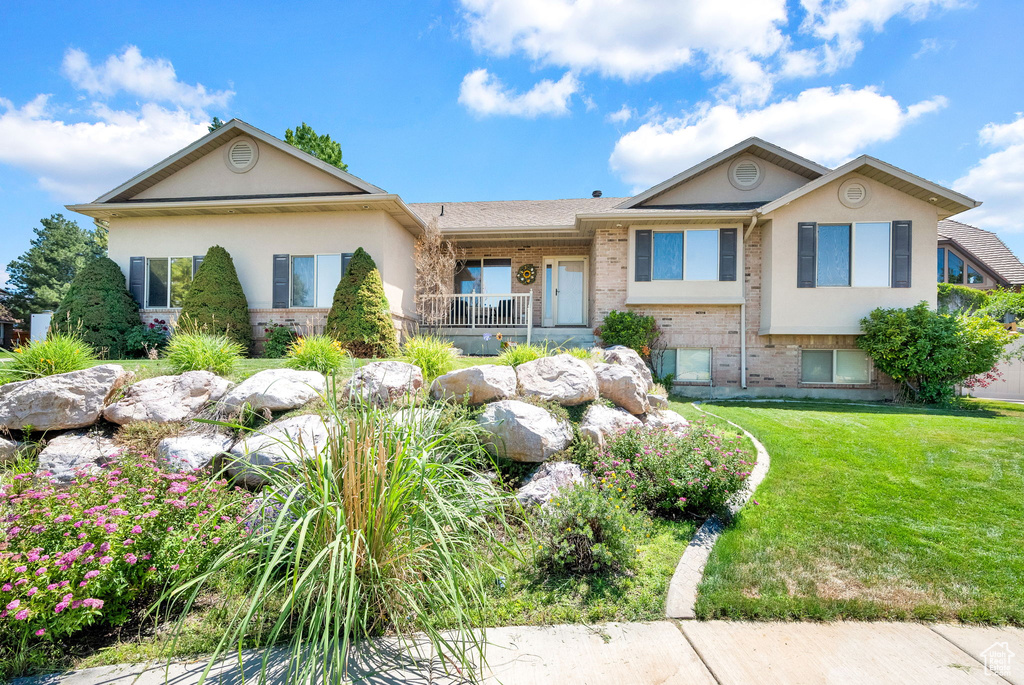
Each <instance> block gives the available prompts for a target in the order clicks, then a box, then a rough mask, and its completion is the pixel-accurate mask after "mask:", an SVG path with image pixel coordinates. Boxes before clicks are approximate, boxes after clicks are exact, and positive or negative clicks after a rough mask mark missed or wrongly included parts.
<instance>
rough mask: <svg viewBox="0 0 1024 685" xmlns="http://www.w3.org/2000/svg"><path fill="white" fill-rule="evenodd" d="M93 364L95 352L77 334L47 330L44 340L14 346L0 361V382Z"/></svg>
mask: <svg viewBox="0 0 1024 685" xmlns="http://www.w3.org/2000/svg"><path fill="white" fill-rule="evenodd" d="M95 363H96V351H95V350H93V348H92V346H91V345H89V343H87V342H85V341H83V340H82V339H81V338H79V337H78V336H77V335H71V334H69V333H50V335H48V336H47V337H46V339H45V340H38V341H36V342H30V343H29V344H27V345H25V346H23V347H19V348H17V349H16V350H15V351H14V353H13V354H11V355H10V361H7V362H4V363H2V364H0V382H4V383H9V382H12V381H26V380H29V379H32V378H39V377H41V376H52V375H54V374H58V373H68V372H70V371H80V370H81V369H86V368H88V367H90V366H92V365H93V364H95Z"/></svg>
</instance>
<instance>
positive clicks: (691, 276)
mask: <svg viewBox="0 0 1024 685" xmlns="http://www.w3.org/2000/svg"><path fill="white" fill-rule="evenodd" d="M719 245H720V243H719V235H718V229H692V230H687V231H655V232H654V236H653V241H652V250H653V255H652V268H651V278H652V279H653V280H655V281H679V280H685V281H717V280H718V249H719Z"/></svg>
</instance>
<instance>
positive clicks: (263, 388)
mask: <svg viewBox="0 0 1024 685" xmlns="http://www.w3.org/2000/svg"><path fill="white" fill-rule="evenodd" d="M326 391H327V379H326V378H324V375H323V374H322V373H320V372H319V371H298V370H296V369H267V370H266V371H260V372H259V373H255V374H253V375H252V376H250V377H249V378H247V379H245V380H244V381H242V382H241V383H239V384H238V385H236V386H235V387H234V388H233V389H232V390H231V391H230V392H228V393H227V394H226V395H224V397H223V399H221V402H220V406H221V409H222V411H223V412H224V413H228V414H232V413H235V412H238V411H240V410H241V409H242V407H243V406H244V405H246V404H248V405H249V406H250V407H251V408H252V409H253V410H255V411H262V410H264V409H266V410H268V411H288V410H289V409H298V408H299V407H301V406H303V405H305V404H307V403H309V402H311V401H312V400H314V399H316V398H317V397H320V396H321V395H322V394H323V393H325V392H326Z"/></svg>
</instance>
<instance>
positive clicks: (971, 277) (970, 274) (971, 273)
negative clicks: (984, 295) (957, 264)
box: [967, 264, 985, 283]
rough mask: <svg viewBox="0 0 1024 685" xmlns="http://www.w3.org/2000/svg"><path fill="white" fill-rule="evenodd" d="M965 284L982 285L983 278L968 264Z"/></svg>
mask: <svg viewBox="0 0 1024 685" xmlns="http://www.w3.org/2000/svg"><path fill="white" fill-rule="evenodd" d="M967 282H968V283H984V282H985V277H984V276H982V275H981V274H980V273H978V271H977V270H975V268H974V267H973V266H971V265H970V264H968V265H967Z"/></svg>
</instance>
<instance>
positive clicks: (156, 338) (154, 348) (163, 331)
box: [124, 319, 171, 358]
mask: <svg viewBox="0 0 1024 685" xmlns="http://www.w3.org/2000/svg"><path fill="white" fill-rule="evenodd" d="M170 334H171V327H170V326H169V325H168V324H167V321H166V320H165V319H153V321H151V322H149V323H143V324H139V325H138V326H135V327H134V328H132V329H131V330H129V331H128V334H127V335H126V336H125V341H124V342H125V351H126V352H127V353H128V355H130V356H132V357H153V358H155V355H156V353H157V352H160V351H162V350H163V349H164V348H165V347H167V338H168V336H170Z"/></svg>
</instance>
